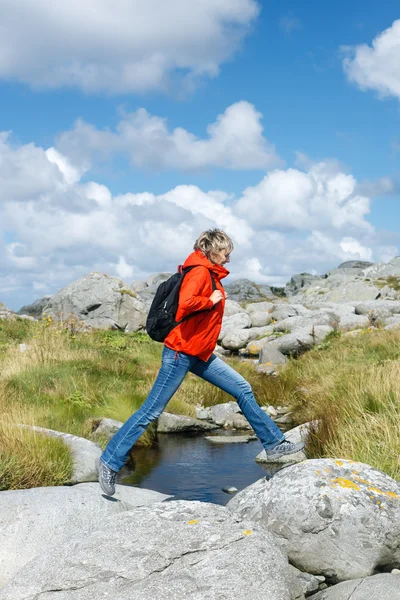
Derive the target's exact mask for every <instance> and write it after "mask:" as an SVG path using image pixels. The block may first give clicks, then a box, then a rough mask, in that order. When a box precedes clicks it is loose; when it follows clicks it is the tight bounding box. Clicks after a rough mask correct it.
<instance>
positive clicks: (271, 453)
mask: <svg viewBox="0 0 400 600" xmlns="http://www.w3.org/2000/svg"><path fill="white" fill-rule="evenodd" d="M303 448H304V442H298V443H297V444H293V443H292V442H289V441H288V440H286V439H285V440H283V442H281V443H280V444H278V445H277V446H275V448H271V450H266V451H265V452H266V454H267V458H280V457H281V456H286V455H287V454H294V453H295V452H300V450H303Z"/></svg>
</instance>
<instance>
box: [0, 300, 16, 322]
mask: <svg viewBox="0 0 400 600" xmlns="http://www.w3.org/2000/svg"><path fill="white" fill-rule="evenodd" d="M16 318H17V317H16V315H15V312H14V311H12V310H10V309H9V308H7V306H5V305H4V304H3V303H2V302H0V320H4V321H5V320H7V321H13V320H14V319H16Z"/></svg>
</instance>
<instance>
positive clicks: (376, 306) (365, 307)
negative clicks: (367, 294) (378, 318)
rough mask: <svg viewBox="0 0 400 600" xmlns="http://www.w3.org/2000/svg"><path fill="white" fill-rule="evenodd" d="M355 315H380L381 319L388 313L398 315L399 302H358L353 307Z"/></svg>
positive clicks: (399, 310) (399, 311)
mask: <svg viewBox="0 0 400 600" xmlns="http://www.w3.org/2000/svg"><path fill="white" fill-rule="evenodd" d="M355 313H356V314H357V315H369V314H372V313H375V314H377V315H382V316H383V318H385V317H386V316H388V313H390V314H392V315H395V314H400V302H398V301H396V300H371V301H369V302H359V303H357V304H356V306H355Z"/></svg>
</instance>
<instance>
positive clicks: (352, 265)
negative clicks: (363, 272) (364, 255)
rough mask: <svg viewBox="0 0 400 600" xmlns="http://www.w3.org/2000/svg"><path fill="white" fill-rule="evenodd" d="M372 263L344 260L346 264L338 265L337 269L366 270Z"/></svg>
mask: <svg viewBox="0 0 400 600" xmlns="http://www.w3.org/2000/svg"><path fill="white" fill-rule="evenodd" d="M373 264H374V263H372V262H368V261H367V260H346V262H342V263H340V265H339V266H338V267H337V268H338V269H366V268H367V267H372V266H373Z"/></svg>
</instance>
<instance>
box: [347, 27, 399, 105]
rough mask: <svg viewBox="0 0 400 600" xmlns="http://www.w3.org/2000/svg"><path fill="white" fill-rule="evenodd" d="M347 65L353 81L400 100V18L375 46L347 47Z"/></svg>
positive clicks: (377, 39) (366, 88)
mask: <svg viewBox="0 0 400 600" xmlns="http://www.w3.org/2000/svg"><path fill="white" fill-rule="evenodd" d="M342 50H343V52H344V53H345V54H346V57H345V58H344V60H343V68H344V71H345V73H346V74H347V77H348V78H349V80H350V81H353V82H354V83H356V84H357V85H358V86H359V87H360V88H361V89H362V90H375V91H377V92H378V93H379V95H380V97H385V96H395V97H396V98H398V99H399V100H400V19H399V20H397V21H394V22H393V24H392V25H391V27H389V28H388V29H386V30H385V31H383V32H382V33H380V34H379V35H377V36H376V38H375V39H374V40H373V41H372V45H371V46H368V45H367V44H360V45H358V46H347V47H344V48H343V49H342Z"/></svg>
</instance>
